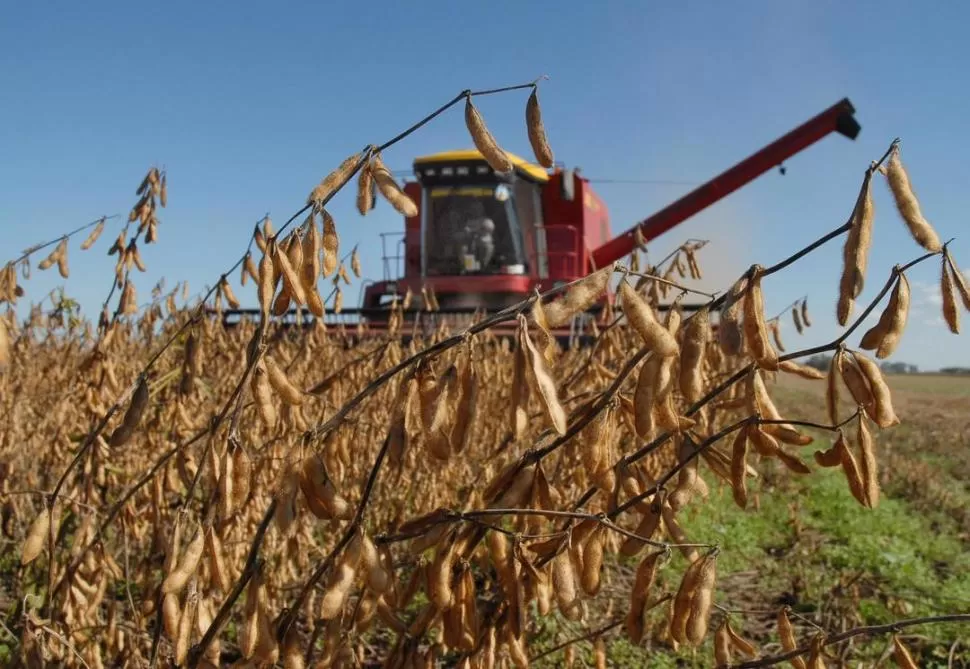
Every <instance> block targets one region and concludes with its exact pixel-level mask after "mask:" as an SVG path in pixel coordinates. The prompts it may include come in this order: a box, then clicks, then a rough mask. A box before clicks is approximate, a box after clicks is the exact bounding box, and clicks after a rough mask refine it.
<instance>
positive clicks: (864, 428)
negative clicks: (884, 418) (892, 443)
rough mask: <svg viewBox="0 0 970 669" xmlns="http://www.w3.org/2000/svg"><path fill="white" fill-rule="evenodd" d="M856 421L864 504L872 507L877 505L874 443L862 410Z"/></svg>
mask: <svg viewBox="0 0 970 669" xmlns="http://www.w3.org/2000/svg"><path fill="white" fill-rule="evenodd" d="M858 421H859V422H858V431H857V438H858V440H859V452H860V454H861V455H862V459H861V461H860V467H859V470H860V474H861V475H862V483H863V485H864V486H865V491H866V506H868V507H869V508H870V509H874V508H876V506H878V505H879V470H878V464H877V462H876V453H875V445H874V443H873V441H872V433H871V432H870V431H869V425H868V424H867V423H866V415H865V412H864V411H862V412H860V413H859V417H858Z"/></svg>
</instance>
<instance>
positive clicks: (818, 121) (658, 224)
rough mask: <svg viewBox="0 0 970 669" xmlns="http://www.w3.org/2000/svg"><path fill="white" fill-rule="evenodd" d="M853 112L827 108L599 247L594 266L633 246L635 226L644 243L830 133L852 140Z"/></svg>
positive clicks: (845, 106) (846, 106)
mask: <svg viewBox="0 0 970 669" xmlns="http://www.w3.org/2000/svg"><path fill="white" fill-rule="evenodd" d="M853 111H854V109H853V108H852V105H851V103H850V102H849V101H848V100H842V101H841V102H839V103H837V104H835V105H833V106H831V107H829V108H828V109H827V110H825V111H824V112H822V113H821V114H819V115H818V116H816V117H814V118H812V119H811V120H809V121H807V122H805V123H803V124H802V125H800V126H799V127H797V128H795V129H794V130H792V131H791V132H789V133H788V134H787V135H785V136H784V137H782V138H780V139H778V140H776V141H774V142H772V143H771V144H769V145H768V146H766V147H765V148H763V149H761V150H760V151H758V152H757V153H755V154H754V155H752V156H750V157H748V158H746V159H744V160H742V161H741V162H740V163H738V164H737V165H735V166H734V167H732V168H730V169H729V170H727V171H726V172H723V173H722V174H720V175H718V176H716V177H714V178H713V179H711V180H710V181H708V182H707V183H706V184H704V185H702V186H699V187H698V188H696V189H694V190H693V191H691V192H690V193H688V194H687V195H685V196H684V197H682V198H680V199H679V200H677V201H676V202H674V203H673V204H670V205H668V206H667V207H665V208H664V209H661V210H660V211H658V212H657V213H656V214H654V215H653V216H651V217H650V218H647V219H645V220H643V221H641V222H640V223H637V225H635V226H633V227H632V228H630V229H629V230H627V231H626V232H624V233H622V234H621V235H619V236H618V237H616V238H614V239H612V240H610V241H609V242H607V243H606V244H603V245H602V246H600V247H599V248H597V249H596V250H595V251H594V252H593V260H594V261H595V263H596V266H597V267H603V266H605V265H608V264H609V263H611V262H614V261H616V260H619V259H620V258H622V257H623V256H625V255H627V254H628V253H630V252H631V251H632V250H633V249H634V248H635V247H636V238H635V236H634V231H635V230H636V229H637V227H639V228H640V232H641V233H642V234H643V236H644V238H645V239H646V240H648V241H649V240H651V239H654V238H656V237H659V236H660V235H661V234H663V233H664V232H666V231H667V230H670V229H671V228H673V227H674V226H676V225H678V224H680V223H682V222H684V221H685V220H687V219H688V218H690V217H691V216H693V215H694V214H696V213H697V212H699V211H701V210H703V209H706V208H707V207H709V206H711V205H712V204H714V203H715V202H717V201H718V200H720V199H721V198H723V197H725V196H727V195H729V194H731V193H733V192H734V191H735V190H737V189H738V188H740V187H741V186H744V185H745V184H747V183H749V182H751V181H753V180H754V179H756V178H757V177H759V176H760V175H762V174H764V173H765V172H767V171H768V170H770V169H771V168H773V167H776V166H778V165H780V164H781V163H782V162H783V161H784V160H785V159H786V158H789V157H791V156H793V155H795V154H796V153H798V152H799V151H801V150H802V149H804V148H806V147H808V146H811V145H812V144H814V143H815V142H817V141H818V140H820V139H822V138H823V137H825V136H826V135H828V134H829V133H830V132H835V131H839V132H842V133H843V134H846V135H848V136H850V137H852V138H854V136H855V135H854V133H855V132H858V125H857V124H855V127H854V128H851V127H850V128H848V129H847V127H846V126H847V125H848V126H851V125H852V124H853V123H854V121H852V123H847V122H846V119H845V118H844V117H845V116H847V115H848V116H851V114H852V112H853Z"/></svg>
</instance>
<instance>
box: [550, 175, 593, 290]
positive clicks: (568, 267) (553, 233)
mask: <svg viewBox="0 0 970 669" xmlns="http://www.w3.org/2000/svg"><path fill="white" fill-rule="evenodd" d="M563 176H564V173H563V172H561V171H557V172H555V173H553V174H552V175H550V178H549V181H548V182H547V183H546V184H545V186H544V187H543V189H542V219H543V221H542V223H543V226H544V227H545V229H546V257H547V260H548V265H549V280H550V281H571V280H573V279H575V278H577V277H579V276H582V275H583V274H585V271H584V270H585V267H586V254H585V253H584V252H583V230H584V213H585V212H584V211H583V199H582V194H581V192H580V191H581V187H580V188H577V190H576V192H575V194H574V195H575V197H574V198H573V199H572V200H566V199H565V198H563V196H562V191H563ZM579 181H580V180H579V179H578V178H577V179H576V182H577V185H578V183H579Z"/></svg>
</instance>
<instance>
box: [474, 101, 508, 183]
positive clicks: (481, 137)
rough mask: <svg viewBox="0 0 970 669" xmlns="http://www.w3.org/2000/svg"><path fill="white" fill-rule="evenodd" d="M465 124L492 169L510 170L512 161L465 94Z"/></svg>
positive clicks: (501, 171)
mask: <svg viewBox="0 0 970 669" xmlns="http://www.w3.org/2000/svg"><path fill="white" fill-rule="evenodd" d="M465 126H466V127H467V128H468V134H470V135H471V138H472V141H473V142H474V143H475V148H477V149H478V151H479V152H480V153H481V154H482V156H483V157H484V158H485V160H486V161H487V162H488V164H489V165H490V166H491V167H492V169H493V170H495V171H496V172H499V173H502V174H508V173H509V172H511V171H512V161H511V160H509V157H508V155H507V154H506V153H505V151H503V150H502V149H501V147H499V145H498V142H496V141H495V138H494V137H493V136H492V133H490V132H489V131H488V128H487V127H486V126H485V120H484V119H483V118H482V115H481V113H479V111H478V109H476V108H475V104H474V103H473V102H472V96H471V95H470V94H469V95H466V96H465Z"/></svg>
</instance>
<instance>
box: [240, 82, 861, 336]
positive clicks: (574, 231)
mask: <svg viewBox="0 0 970 669" xmlns="http://www.w3.org/2000/svg"><path fill="white" fill-rule="evenodd" d="M854 113H855V108H854V107H853V106H852V103H851V102H849V100H848V99H847V98H846V99H843V100H841V101H840V102H838V103H836V104H834V105H832V106H831V107H829V108H828V109H826V110H825V111H823V112H822V113H820V114H818V115H817V116H815V117H814V118H812V119H810V120H809V121H807V122H805V123H803V124H802V125H800V126H798V127H797V128H795V129H794V130H792V131H791V132H789V133H788V134H786V135H784V136H783V137H781V138H779V139H777V140H775V141H774V142H772V143H771V144H769V145H767V146H765V147H764V148H762V149H761V150H760V151H758V152H757V153H755V154H753V155H751V156H750V157H748V158H746V159H744V160H742V161H741V162H739V163H738V164H737V165H735V166H734V167H731V168H730V169H728V170H727V171H725V172H723V173H722V174H720V175H718V176H716V177H714V178H713V179H711V180H710V181H708V182H707V183H705V184H703V185H701V186H699V187H698V188H696V189H694V190H693V191H691V192H690V193H688V194H687V195H685V196H684V197H682V198H680V199H679V200H677V201H676V202H674V203H672V204H670V205H668V206H667V207H665V208H664V209H662V210H660V211H659V212H657V213H655V214H654V215H652V216H650V217H649V218H647V219H645V220H643V221H640V222H639V223H637V224H636V225H635V226H633V227H631V228H630V229H628V230H626V231H624V232H623V233H621V234H619V235H618V236H615V237H614V236H613V235H612V232H611V229H610V220H609V214H608V212H607V208H606V205H605V204H604V203H603V201H602V200H601V199H600V197H599V196H598V195H597V194H596V193H595V191H594V190H593V189H592V187H591V186H590V182H589V181H588V180H587V179H585V178H583V177H582V176H580V175H579V174H577V172H576V171H574V170H572V169H562V168H558V167H557V168H556V169H554V170H552V171H546V170H545V169H543V168H541V167H539V166H537V165H534V164H531V163H529V162H527V161H525V160H523V159H521V158H519V157H517V156H510V158H511V159H512V162H513V164H514V170H513V172H512V173H510V174H499V173H496V172H495V171H493V170H492V169H491V167H489V165H488V163H487V162H486V161H485V160H484V159H483V157H482V155H481V154H480V153H479V152H478V151H474V150H461V151H449V152H444V153H437V154H434V155H430V156H425V157H422V158H418V159H416V160H415V161H414V172H415V176H416V178H417V180H416V181H411V182H408V183H406V184H405V185H404V190H405V192H406V193H407V194H408V195H409V196H410V197H411V199H413V200H414V202H415V203H417V205H418V213H417V215H415V216H413V217H409V218H405V221H404V232H403V234H402V233H394V235H389V234H383V235H382V236H381V238H382V245H384V247H385V248H384V252H383V256H384V257H383V264H384V267H383V269H384V278H383V280H381V281H377V282H365V289H364V295H363V299H362V304H361V305H360V308H358V309H343V310H342V311H341V313H340V314H332V313H331V312H329V311H328V313H327V322H328V324H338V323H341V322H342V323H344V324H346V325H358V324H359V323H362V324H363V328H364V329H365V330H367V331H380V330H383V329H384V328H386V327H387V323H388V318H389V315H390V306H391V304H392V303H393V302H394V301H395V300H397V301H399V302H400V300H401V299H402V298H403V296H404V295H405V294H406V293H407V292H408V291H410V292H411V294H412V300H411V304H410V306H409V309H408V310H407V311H406V312H405V327H404V330H405V331H408V330H412V329H414V328H417V329H420V330H422V331H425V332H427V331H428V330H430V329H433V328H434V327H436V326H437V325H438V324H440V323H441V322H442V320H445V321H447V322H448V323H449V325H452V326H459V327H460V326H462V325H464V324H467V323H468V322H469V321H470V320H472V319H473V318H477V317H480V316H481V315H482V314H483V313H493V312H495V311H498V310H500V309H503V308H505V307H508V306H511V305H513V304H515V303H517V302H520V301H522V300H523V299H525V298H527V297H528V296H529V295H531V294H532V293H533V292H534V291H535V290H537V289H538V290H539V291H545V290H549V289H551V288H554V287H555V286H557V285H561V284H562V283H566V282H570V281H573V280H576V279H579V278H581V277H583V276H585V275H586V274H588V273H589V272H591V271H593V270H594V269H595V268H597V267H604V266H605V265H608V264H610V263H612V262H614V261H616V260H619V259H621V258H623V257H624V256H626V255H627V254H629V253H631V252H632V251H633V250H634V249H635V248H636V247H637V239H636V230H637V229H638V228H639V230H640V234H641V235H642V238H643V240H645V241H650V240H652V239H655V238H657V237H658V236H660V235H661V234H663V233H664V232H667V231H668V230H670V229H671V228H673V227H675V226H677V225H678V224H680V223H682V222H684V221H686V220H687V219H688V218H690V217H691V216H693V215H694V214H697V213H698V212H700V211H702V210H703V209H705V208H707V207H709V206H711V205H712V204H714V203H715V202H717V201H718V200H720V199H722V198H724V197H725V196H727V195H729V194H730V193H732V192H734V191H735V190H737V189H738V188H740V187H742V186H744V185H745V184H747V183H749V182H751V181H753V180H754V179H756V178H757V177H759V176H760V175H762V174H764V173H765V172H766V171H768V170H770V169H772V168H773V167H780V166H781V165H782V163H783V162H784V161H785V160H786V159H787V158H790V157H791V156H793V155H795V154H796V153H798V152H799V151H801V150H803V149H805V148H807V147H809V146H811V145H812V144H814V143H815V142H817V141H819V140H820V139H822V138H823V137H826V136H827V135H828V134H829V133H832V132H837V133H839V134H841V135H844V136H845V137H848V138H849V139H855V138H856V136H857V135H858V134H859V131H860V126H859V123H858V122H857V121H856V119H855V117H854ZM392 236H396V237H397V238H398V239H397V240H396V241H395V242H394V243H393V245H394V248H393V249H391V252H390V253H389V252H388V249H387V248H386V245H387V242H388V238H389V237H392ZM402 266H403V267H402ZM402 270H403V271H402ZM422 289H427V290H428V291H429V292H433V295H434V297H435V299H436V300H437V303H438V305H437V306H438V309H436V310H435V311H433V312H429V310H428V305H425V304H423V300H422ZM685 307H687V305H685ZM601 308H602V305H601V306H600V307H598V308H596V309H594V310H593V312H594V313H595V312H596V311H599V310H600V309H601ZM687 308H689V307H687ZM233 313H234V314H237V315H243V314H248V313H250V310H236V311H234V312H233ZM251 313H252V314H253V315H256V314H258V310H251ZM226 316H229V314H228V313H227V314H226ZM586 317H587V318H588V317H592V316H591V315H586ZM581 321H582V318H580V319H578V320H577V322H574V323H573V324H572V325H571V326H570V327H569V328H566V332H560V333H559V334H560V335H563V336H566V335H572V336H575V334H576V332H577V329H580V330H582V329H584V327H583V323H582V322H581Z"/></svg>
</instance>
